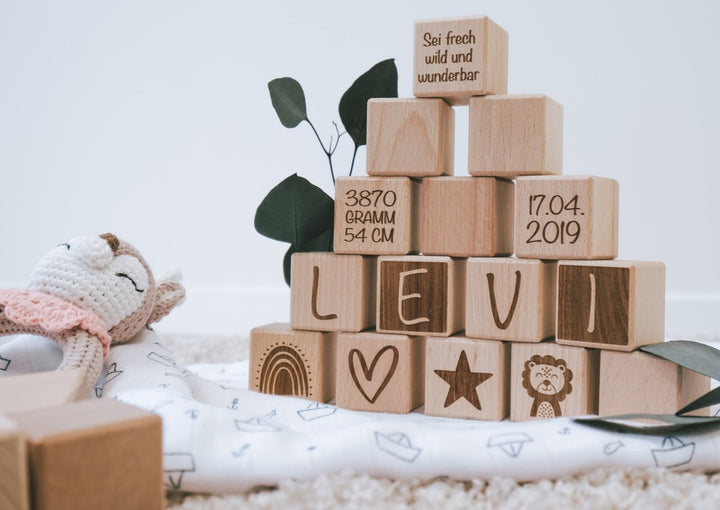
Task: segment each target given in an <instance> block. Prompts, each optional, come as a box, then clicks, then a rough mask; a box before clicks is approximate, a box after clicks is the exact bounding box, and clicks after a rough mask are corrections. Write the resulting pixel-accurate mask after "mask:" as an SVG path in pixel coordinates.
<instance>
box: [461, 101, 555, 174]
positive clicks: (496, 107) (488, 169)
mask: <svg viewBox="0 0 720 510" xmlns="http://www.w3.org/2000/svg"><path fill="white" fill-rule="evenodd" d="M469 121H470V127H469V133H470V139H469V143H468V173H469V174H470V175H485V176H491V177H517V176H520V175H547V174H561V173H562V159H563V107H562V105H561V104H560V103H557V102H555V101H553V100H552V99H550V98H549V97H547V96H545V95H541V94H535V95H513V96H487V97H473V98H471V99H470V108H469Z"/></svg>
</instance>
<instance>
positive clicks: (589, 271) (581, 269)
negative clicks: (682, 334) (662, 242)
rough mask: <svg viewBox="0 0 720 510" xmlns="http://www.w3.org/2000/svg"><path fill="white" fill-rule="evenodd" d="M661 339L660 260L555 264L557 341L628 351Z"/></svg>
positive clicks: (662, 276)
mask: <svg viewBox="0 0 720 510" xmlns="http://www.w3.org/2000/svg"><path fill="white" fill-rule="evenodd" d="M664 340H665V264H663V263H662V262H645V261H633V260H608V261H593V262H583V261H561V262H560V263H559V264H558V312H557V342H558V343H560V344H567V345H579V346H585V347H597V348H599V349H611V350H617V351H632V350H635V349H636V348H638V347H640V346H641V345H646V344H654V343H659V342H663V341H664Z"/></svg>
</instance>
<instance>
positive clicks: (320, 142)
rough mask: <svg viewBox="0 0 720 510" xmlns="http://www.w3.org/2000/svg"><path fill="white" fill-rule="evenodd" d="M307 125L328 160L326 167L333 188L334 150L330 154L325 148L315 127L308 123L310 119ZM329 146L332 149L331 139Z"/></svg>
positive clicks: (308, 121) (308, 120)
mask: <svg viewBox="0 0 720 510" xmlns="http://www.w3.org/2000/svg"><path fill="white" fill-rule="evenodd" d="M307 123H308V124H310V127H311V128H312V130H313V133H315V138H317V141H318V143H319V144H320V147H322V150H323V152H324V153H325V155H326V156H327V158H328V165H330V177H331V178H332V182H333V186H335V171H334V170H333V164H332V155H333V152H335V151H334V150H333V151H332V152H331V151H329V150H328V149H326V148H325V144H324V143H323V142H322V140H321V139H320V135H319V134H318V132H317V129H315V126H313V123H312V122H310V119H307ZM330 146H331V147H332V138H331V139H330Z"/></svg>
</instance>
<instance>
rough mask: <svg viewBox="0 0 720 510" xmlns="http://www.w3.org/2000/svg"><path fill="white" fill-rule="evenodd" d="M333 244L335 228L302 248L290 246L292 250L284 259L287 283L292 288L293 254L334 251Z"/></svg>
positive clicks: (284, 272)
mask: <svg viewBox="0 0 720 510" xmlns="http://www.w3.org/2000/svg"><path fill="white" fill-rule="evenodd" d="M332 242H333V227H332V226H330V228H329V229H327V230H325V231H324V232H322V233H321V234H320V235H319V236H317V237H315V238H314V239H311V240H310V241H308V242H307V243H305V244H303V245H302V246H301V247H300V248H297V247H296V246H295V245H292V244H291V245H290V248H289V249H288V251H287V252H286V253H285V258H284V259H283V274H284V275H285V283H287V284H288V286H290V274H291V269H292V268H291V265H292V264H291V258H292V255H293V253H297V252H309V251H332Z"/></svg>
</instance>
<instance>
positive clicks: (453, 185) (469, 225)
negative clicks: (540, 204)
mask: <svg viewBox="0 0 720 510" xmlns="http://www.w3.org/2000/svg"><path fill="white" fill-rule="evenodd" d="M514 199H515V189H514V184H513V183H512V181H506V180H503V179H494V178H492V177H436V178H428V179H423V181H422V183H421V184H420V200H419V217H418V221H419V224H420V225H419V230H420V232H419V234H420V241H419V245H418V248H419V249H420V252H421V253H423V254H424V255H450V256H452V257H492V256H495V255H510V254H511V253H512V252H513V217H514V214H515V206H514Z"/></svg>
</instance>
